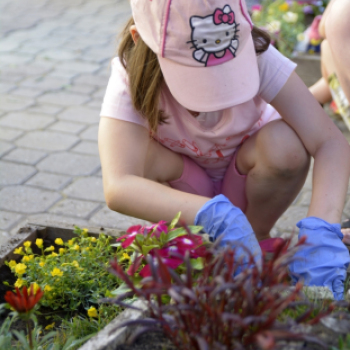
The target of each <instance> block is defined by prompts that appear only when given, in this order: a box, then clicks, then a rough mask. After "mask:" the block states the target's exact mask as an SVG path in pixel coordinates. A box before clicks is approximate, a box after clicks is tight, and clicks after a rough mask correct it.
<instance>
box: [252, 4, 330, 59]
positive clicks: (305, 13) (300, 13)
mask: <svg viewBox="0 0 350 350" xmlns="http://www.w3.org/2000/svg"><path fill="white" fill-rule="evenodd" d="M327 4H328V0H317V1H315V0H304V1H294V0H263V1H262V2H261V4H258V5H253V6H252V8H251V11H252V20H253V23H254V25H255V26H257V27H259V28H261V29H264V30H266V31H267V32H268V33H269V34H270V36H271V43H272V44H273V45H274V46H275V47H276V48H277V49H278V50H279V51H280V52H281V53H282V54H283V55H285V56H287V57H291V56H292V54H293V52H294V49H295V46H296V44H297V43H298V41H303V40H305V30H306V28H307V26H308V25H309V24H311V23H312V21H313V19H314V17H315V16H318V15H320V14H322V13H323V11H324V9H325V7H326V6H327Z"/></svg>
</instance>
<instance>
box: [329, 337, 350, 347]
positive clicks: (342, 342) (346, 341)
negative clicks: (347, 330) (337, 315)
mask: <svg viewBox="0 0 350 350" xmlns="http://www.w3.org/2000/svg"><path fill="white" fill-rule="evenodd" d="M331 350H350V334H347V335H346V337H345V338H343V337H340V338H339V345H338V347H335V346H332V348H331Z"/></svg>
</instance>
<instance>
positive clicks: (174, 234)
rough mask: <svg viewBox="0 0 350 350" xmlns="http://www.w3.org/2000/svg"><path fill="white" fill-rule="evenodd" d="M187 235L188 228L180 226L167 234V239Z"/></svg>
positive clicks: (168, 240)
mask: <svg viewBox="0 0 350 350" xmlns="http://www.w3.org/2000/svg"><path fill="white" fill-rule="evenodd" d="M185 235H187V232H186V230H185V229H184V228H183V227H179V228H176V229H175V230H173V231H170V232H169V233H168V234H167V237H166V238H167V239H166V241H167V242H170V241H171V240H173V239H175V238H176V237H180V236H185Z"/></svg>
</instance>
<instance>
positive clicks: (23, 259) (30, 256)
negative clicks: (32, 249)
mask: <svg viewBox="0 0 350 350" xmlns="http://www.w3.org/2000/svg"><path fill="white" fill-rule="evenodd" d="M33 259H34V255H25V256H24V257H23V258H22V261H23V262H28V261H30V260H33Z"/></svg>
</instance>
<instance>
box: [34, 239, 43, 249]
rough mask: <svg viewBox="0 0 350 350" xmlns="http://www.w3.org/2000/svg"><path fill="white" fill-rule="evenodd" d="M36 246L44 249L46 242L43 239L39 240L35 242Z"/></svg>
mask: <svg viewBox="0 0 350 350" xmlns="http://www.w3.org/2000/svg"><path fill="white" fill-rule="evenodd" d="M35 244H36V245H37V247H38V248H42V247H43V246H44V241H43V240H42V239H41V238H37V240H36V241H35Z"/></svg>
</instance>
